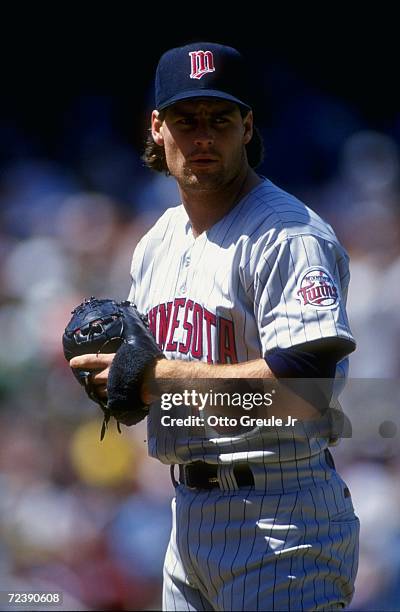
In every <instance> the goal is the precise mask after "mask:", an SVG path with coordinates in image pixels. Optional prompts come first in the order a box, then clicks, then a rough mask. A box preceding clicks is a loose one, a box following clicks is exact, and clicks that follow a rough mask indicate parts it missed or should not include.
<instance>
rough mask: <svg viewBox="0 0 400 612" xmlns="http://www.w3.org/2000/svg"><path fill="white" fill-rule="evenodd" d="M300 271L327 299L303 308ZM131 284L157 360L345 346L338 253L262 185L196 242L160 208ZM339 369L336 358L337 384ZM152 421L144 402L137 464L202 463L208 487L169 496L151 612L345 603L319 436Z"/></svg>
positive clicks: (344, 264) (279, 193)
mask: <svg viewBox="0 0 400 612" xmlns="http://www.w3.org/2000/svg"><path fill="white" fill-rule="evenodd" d="M308 274H310V275H318V274H325V275H326V276H325V277H324V278H325V279H328V280H327V281H326V282H327V283H328V286H329V287H328V288H330V289H329V290H330V291H331V293H330V294H329V295H330V296H331V298H332V299H331V301H330V302H329V300H327V301H325V302H323V304H322V306H321V307H316V306H315V304H316V303H317V302H313V301H312V300H311V301H310V300H309V296H308V294H306V289H307V288H308V283H309V281H308V276H307V275H308ZM131 275H132V287H131V291H130V294H129V299H130V300H132V301H133V302H134V303H135V304H136V305H137V306H138V308H139V310H140V311H141V312H145V313H148V315H149V321H150V327H151V329H152V332H153V334H154V335H155V337H156V340H157V342H158V343H159V345H160V347H161V348H162V350H163V351H164V352H165V354H166V356H167V357H168V358H170V359H184V360H188V361H191V360H201V361H205V362H208V363H236V362H242V361H248V360H251V359H256V358H259V357H263V356H265V355H266V353H267V352H268V351H270V350H272V349H274V348H277V347H280V348H286V347H290V346H294V345H296V344H302V343H305V342H310V341H313V340H317V339H321V338H331V339H335V338H336V339H338V341H339V339H340V340H341V341H342V342H347V345H346V346H347V347H348V352H351V350H353V347H354V340H353V337H352V334H351V331H350V328H349V324H348V320H347V315H346V309H345V305H346V298H347V288H348V283H349V270H348V257H347V254H346V252H345V251H344V249H343V247H342V246H341V245H340V244H339V242H338V240H337V238H336V236H335V234H334V232H333V230H332V228H331V227H330V226H329V225H328V224H327V223H325V222H324V221H322V219H320V217H319V216H318V215H317V214H316V213H314V212H313V211H312V210H310V209H309V208H307V207H306V206H305V205H304V204H303V203H301V202H300V201H299V200H297V199H296V198H294V197H293V196H291V195H290V194H288V193H286V192H284V191H283V190H281V189H279V188H278V187H277V186H275V185H274V184H273V183H271V182H270V181H269V180H267V179H265V180H264V181H263V182H262V183H260V184H259V185H258V186H257V187H255V188H254V189H253V190H252V191H251V192H250V193H249V194H247V195H246V196H245V197H244V198H243V199H242V200H241V201H240V202H239V203H238V204H237V205H236V206H235V207H234V208H233V209H232V210H231V211H230V212H229V213H228V214H227V215H226V216H225V217H224V218H223V219H221V220H220V221H219V222H218V223H216V224H215V225H214V226H213V227H212V228H211V229H210V230H208V231H207V232H204V233H203V234H201V235H200V236H199V237H198V238H197V239H194V237H193V235H192V232H191V227H190V222H189V219H188V216H187V214H186V211H185V209H184V208H183V206H177V207H175V208H171V209H169V210H168V211H166V213H165V214H164V215H163V216H162V217H161V218H160V219H159V221H158V222H157V223H156V224H155V226H154V227H153V228H152V229H151V230H150V231H149V232H148V233H147V234H146V236H144V238H143V239H142V240H141V241H140V243H139V245H138V246H137V248H136V250H135V253H134V255H133V259H132V269H131ZM304 279H306V280H304ZM304 287H305V289H304ZM326 291H328V289H326ZM335 292H337V293H335ZM332 296H333V297H332ZM346 372H347V360H346V359H344V360H343V361H342V362H341V363H340V364H339V365H338V383H339V382H340V381H341V382H340V384H343V381H344V380H345V377H346ZM339 379H340V380H339ZM338 388H339V387H338ZM162 414H163V413H162V412H161V408H160V405H157V404H154V405H153V406H152V408H151V411H150V415H149V417H148V445H149V454H150V455H151V456H153V457H156V458H157V459H159V460H160V461H162V462H164V463H188V462H192V461H197V460H202V461H207V462H209V463H213V464H216V465H217V466H218V477H219V482H220V488H217V489H213V490H211V491H196V490H190V489H188V488H186V487H184V486H182V485H181V486H179V487H178V488H177V493H176V500H174V501H173V530H172V534H171V541H170V544H169V547H168V551H167V555H166V560H165V566H164V592H163V606H164V609H165V610H293V611H297V610H333V609H339V608H341V607H342V606H344V605H347V604H348V603H349V601H350V600H351V596H352V591H353V584H354V578H355V574H356V571H357V558H358V556H357V542H358V528H359V525H358V519H357V518H356V517H355V515H354V512H353V508H352V505H351V499H350V498H349V497H345V496H344V494H343V491H344V487H345V485H344V483H343V482H342V481H341V479H340V477H339V476H338V475H337V473H336V471H335V470H332V468H331V466H329V465H328V464H327V463H326V458H325V455H324V452H323V451H324V449H325V448H326V447H327V444H328V440H326V439H324V438H321V436H320V435H319V432H318V431H313V430H312V429H311V427H312V425H311V424H310V423H308V424H305V423H302V424H297V425H296V427H294V428H293V429H292V431H291V433H290V435H287V434H286V435H281V434H280V433H279V432H274V433H271V429H270V428H260V427H256V428H255V429H253V430H251V431H249V432H246V433H244V434H242V435H240V436H235V437H233V436H232V434H231V435H229V434H227V433H225V434H223V435H222V434H217V433H216V432H215V430H213V429H211V428H209V427H207V426H205V427H204V428H203V429H202V428H200V431H199V428H198V427H196V428H190V427H187V428H182V427H180V428H178V429H174V428H173V427H160V419H161V416H162ZM181 416H183V414H182V415H181ZM306 428H307V429H306ZM243 461H245V462H247V463H248V464H249V466H250V467H251V470H252V473H253V476H254V482H255V486H254V488H251V489H239V488H238V486H237V483H236V480H235V477H234V473H233V464H234V463H235V462H243Z"/></svg>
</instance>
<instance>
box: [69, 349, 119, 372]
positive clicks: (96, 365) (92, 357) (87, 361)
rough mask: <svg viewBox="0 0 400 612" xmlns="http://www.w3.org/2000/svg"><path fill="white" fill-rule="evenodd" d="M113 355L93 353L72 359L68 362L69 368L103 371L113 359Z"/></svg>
mask: <svg viewBox="0 0 400 612" xmlns="http://www.w3.org/2000/svg"><path fill="white" fill-rule="evenodd" d="M114 355H115V353H94V354H91V353H89V354H87V355H79V357H73V358H72V359H71V361H70V362H69V365H70V366H71V368H79V369H82V370H103V369H104V368H108V367H109V365H110V364H111V362H112V360H113V359H114Z"/></svg>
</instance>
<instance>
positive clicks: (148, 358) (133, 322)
mask: <svg viewBox="0 0 400 612" xmlns="http://www.w3.org/2000/svg"><path fill="white" fill-rule="evenodd" d="M62 343H63V348H64V355H65V358H66V359H67V360H68V361H70V359H72V357H76V356H78V355H85V354H88V353H116V355H115V357H114V359H113V362H112V364H111V367H110V372H109V376H108V382H107V395H108V399H107V400H105V399H104V398H100V397H99V396H98V395H97V394H96V387H95V386H94V385H93V384H92V382H91V373H90V372H89V371H85V370H79V369H77V368H73V373H74V375H75V377H76V378H77V380H78V381H79V383H80V384H81V385H83V386H84V387H85V389H86V392H87V394H88V395H89V397H90V399H92V400H93V401H94V402H96V403H97V404H99V405H100V406H101V408H102V410H103V412H104V421H103V425H102V428H101V436H100V439H101V440H102V439H103V438H104V434H105V432H106V429H107V425H108V422H109V420H110V417H112V416H113V417H114V418H115V419H116V420H117V423H118V429H119V424H120V423H123V424H124V425H136V423H138V422H139V421H141V420H142V419H144V418H145V416H146V415H147V414H148V407H147V406H146V405H145V404H143V402H142V399H141V396H140V390H141V384H142V380H143V374H144V370H145V368H146V367H147V366H148V365H150V364H152V363H154V361H155V360H157V359H159V358H162V357H164V355H163V354H162V352H161V351H160V349H159V348H158V346H157V344H156V341H155V340H154V338H153V336H152V334H151V333H150V331H149V329H148V325H147V317H145V316H143V315H141V314H139V312H138V311H137V309H136V306H135V305H134V304H132V303H131V302H128V301H125V302H116V301H114V300H111V299H104V300H98V299H96V298H94V297H91V298H90V299H88V300H85V301H84V302H82V304H80V305H79V306H77V307H76V308H75V309H74V310H73V311H72V318H71V320H70V322H69V323H68V325H67V327H66V328H65V332H64V335H63V338H62Z"/></svg>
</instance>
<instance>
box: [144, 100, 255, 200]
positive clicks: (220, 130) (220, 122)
mask: <svg viewBox="0 0 400 612" xmlns="http://www.w3.org/2000/svg"><path fill="white" fill-rule="evenodd" d="M252 129H253V116H252V113H251V112H249V113H248V114H247V115H246V116H245V117H242V116H241V114H240V110H239V107H238V106H237V105H236V104H233V103H231V102H228V101H226V100H218V99H210V98H202V99H199V98H196V99H193V100H185V101H182V102H178V103H177V104H174V105H173V106H171V107H169V108H168V109H167V110H166V113H165V117H164V120H163V121H160V120H159V117H158V113H157V111H155V112H154V113H153V117H152V132H153V138H154V140H155V142H156V143H157V144H161V145H162V146H164V149H165V157H166V161H167V165H168V169H169V171H170V173H171V174H172V175H173V176H174V177H175V178H176V179H177V181H178V183H179V184H180V186H181V187H183V188H186V189H195V190H204V189H205V190H208V189H215V188H218V187H222V186H223V185H227V184H229V183H230V182H231V181H232V180H234V179H235V178H236V176H238V175H239V174H240V172H241V170H242V169H243V166H245V165H247V158H246V152H245V145H246V144H247V143H248V142H249V141H250V139H251V137H252V133H253V132H252Z"/></svg>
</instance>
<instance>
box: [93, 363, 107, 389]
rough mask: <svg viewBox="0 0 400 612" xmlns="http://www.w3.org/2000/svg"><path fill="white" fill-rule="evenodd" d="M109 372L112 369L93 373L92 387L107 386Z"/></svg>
mask: <svg viewBox="0 0 400 612" xmlns="http://www.w3.org/2000/svg"><path fill="white" fill-rule="evenodd" d="M109 371H110V368H106V369H105V370H101V372H92V374H91V375H90V380H91V383H92V385H95V386H96V387H100V386H105V385H107V380H108V374H109Z"/></svg>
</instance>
